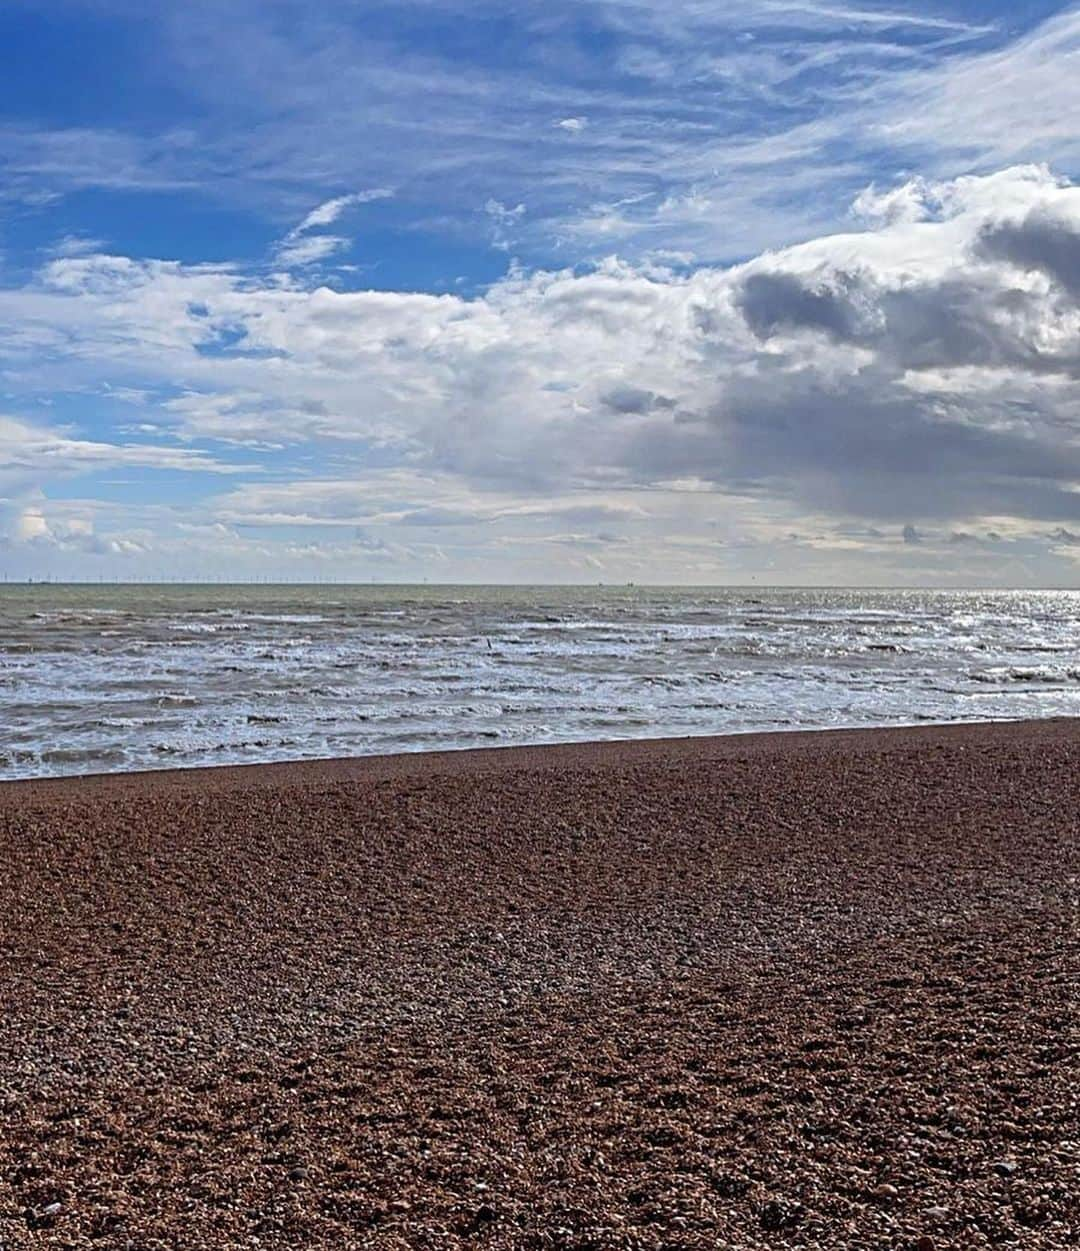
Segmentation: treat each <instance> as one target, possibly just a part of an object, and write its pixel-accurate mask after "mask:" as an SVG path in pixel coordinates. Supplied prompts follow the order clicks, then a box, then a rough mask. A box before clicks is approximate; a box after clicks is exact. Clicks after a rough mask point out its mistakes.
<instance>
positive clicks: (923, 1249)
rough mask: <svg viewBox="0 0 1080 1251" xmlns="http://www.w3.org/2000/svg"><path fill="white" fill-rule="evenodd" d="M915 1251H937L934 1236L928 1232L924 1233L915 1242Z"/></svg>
mask: <svg viewBox="0 0 1080 1251" xmlns="http://www.w3.org/2000/svg"><path fill="white" fill-rule="evenodd" d="M915 1251H935V1248H934V1240H933V1238H931V1237H930V1236H929V1235H928V1234H923V1236H922V1237H921V1238H920V1239H919V1241H918V1242H917V1243H916V1244H915Z"/></svg>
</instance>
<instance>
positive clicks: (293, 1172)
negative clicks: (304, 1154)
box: [289, 1164, 308, 1181]
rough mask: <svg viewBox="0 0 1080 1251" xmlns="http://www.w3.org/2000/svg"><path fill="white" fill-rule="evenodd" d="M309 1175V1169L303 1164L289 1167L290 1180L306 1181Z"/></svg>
mask: <svg viewBox="0 0 1080 1251" xmlns="http://www.w3.org/2000/svg"><path fill="white" fill-rule="evenodd" d="M307 1175H308V1171H307V1169H306V1168H305V1167H304V1166H303V1165H302V1164H300V1165H297V1167H296V1168H291V1169H289V1180H290V1181H305V1180H306V1179H307Z"/></svg>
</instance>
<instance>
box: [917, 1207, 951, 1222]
mask: <svg viewBox="0 0 1080 1251" xmlns="http://www.w3.org/2000/svg"><path fill="white" fill-rule="evenodd" d="M923 1215H924V1216H928V1217H929V1218H930V1219H931V1220H932V1221H943V1220H945V1218H946V1217H947V1216H948V1215H949V1209H948V1208H927V1209H926V1211H925V1212H924V1213H923Z"/></svg>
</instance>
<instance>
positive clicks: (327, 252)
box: [274, 235, 349, 269]
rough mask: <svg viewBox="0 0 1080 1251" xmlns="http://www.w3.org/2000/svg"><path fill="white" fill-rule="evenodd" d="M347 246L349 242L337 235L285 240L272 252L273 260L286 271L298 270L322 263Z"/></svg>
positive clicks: (309, 236)
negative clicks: (318, 262) (305, 266)
mask: <svg viewBox="0 0 1080 1251" xmlns="http://www.w3.org/2000/svg"><path fill="white" fill-rule="evenodd" d="M348 246H349V240H348V239H343V238H341V237H340V236H339V235H308V236H306V237H301V238H298V239H286V240H285V241H284V242H283V243H282V244H281V245H280V247H278V248H277V250H276V251H275V252H274V260H275V261H276V262H277V264H279V265H284V266H285V267H286V268H287V269H292V268H299V267H301V266H304V265H314V264H315V263H316V262H317V261H324V260H326V258H327V257H328V256H333V255H334V253H335V252H340V251H341V250H342V249H343V248H347V247H348Z"/></svg>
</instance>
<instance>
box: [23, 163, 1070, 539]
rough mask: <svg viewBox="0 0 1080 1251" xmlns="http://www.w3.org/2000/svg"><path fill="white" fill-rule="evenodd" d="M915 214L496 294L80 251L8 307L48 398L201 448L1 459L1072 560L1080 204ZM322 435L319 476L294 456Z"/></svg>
mask: <svg viewBox="0 0 1080 1251" xmlns="http://www.w3.org/2000/svg"><path fill="white" fill-rule="evenodd" d="M886 194H887V193H885V192H876V193H875V195H876V196H878V197H881V196H884V195H886ZM896 202H897V203H902V204H904V205H905V206H907V207H905V209H904V211H903V212H893V211H885V212H880V213H873V214H864V217H863V220H864V221H865V222H866V223H867V224H866V225H865V226H864V228H862V229H858V230H851V231H849V232H847V233H844V234H838V235H829V236H823V237H821V238H818V239H814V240H811V241H809V242H807V243H804V244H800V245H798V246H795V247H791V248H787V249H782V250H778V251H771V252H767V253H765V254H762V255H761V256H758V257H756V258H754V259H752V260H750V261H747V262H745V263H743V264H740V265H736V266H732V267H727V268H724V267H709V266H702V267H699V268H697V269H694V270H691V271H686V270H682V269H680V270H667V269H664V268H663V267H661V266H658V265H656V264H651V265H642V266H634V265H631V264H627V263H624V262H620V261H618V260H609V261H607V262H604V263H603V264H600V265H598V266H595V267H593V268H591V269H588V270H581V269H566V270H559V271H536V272H527V271H524V270H521V269H512V270H511V272H510V273H509V274H508V275H507V276H506V277H505V279H504V280H503V281H501V282H498V283H496V284H494V285H493V286H492V287H491V288H489V289H488V290H487V291H486V292H485V293H483V294H482V295H480V296H477V297H474V298H463V297H460V296H452V295H429V294H420V293H408V292H392V291H348V292H336V291H331V290H329V289H327V288H325V287H314V288H311V287H307V286H305V285H303V284H302V283H301V282H299V281H288V282H283V281H277V280H271V279H265V278H259V277H258V276H254V275H252V274H247V273H244V272H241V271H239V270H237V269H235V268H233V267H229V266H216V267H211V266H182V265H176V264H166V263H162V262H137V261H133V260H130V259H127V258H117V257H107V256H89V257H86V256H81V257H69V258H62V259H58V260H55V261H53V262H51V263H50V264H49V265H48V266H47V267H46V268H45V269H44V270H43V271H42V273H41V274H40V275H39V276H38V278H37V280H36V281H35V282H34V283H33V284H32V285H31V286H29V287H27V288H23V289H19V290H14V291H13V290H8V291H4V292H0V354H2V355H3V356H4V357H6V358H7V359H8V361H9V362H10V363H11V364H12V365H13V366H15V365H17V367H18V368H17V377H18V379H19V385H20V386H23V387H26V388H30V389H32V388H33V387H34V386H35V385H37V386H40V387H41V388H42V389H45V388H55V387H56V386H57V380H58V379H60V380H61V384H62V385H63V386H65V387H67V388H69V389H79V388H82V389H87V388H92V389H93V390H94V391H95V393H100V391H101V389H102V383H103V382H105V381H108V382H110V383H111V384H112V385H114V386H116V387H122V388H128V389H136V390H140V391H142V392H143V393H145V394H147V395H157V396H161V395H162V393H163V392H165V393H167V394H166V395H165V397H164V398H162V399H160V400H158V401H156V402H150V403H149V404H147V403H144V404H143V405H142V406H141V411H143V412H144V413H145V415H146V416H147V418H148V419H151V420H152V423H153V424H155V425H156V426H158V427H159V428H161V429H163V430H166V431H168V430H171V431H173V432H174V433H175V434H176V436H177V438H178V440H181V442H179V443H178V445H177V447H176V448H175V449H173V448H170V447H168V446H164V447H162V446H156V447H154V448H147V447H143V446H127V445H125V446H124V447H114V446H111V445H105V444H104V443H79V441H78V440H71V439H69V438H68V437H67V436H64V437H63V438H61V439H60V442H59V443H50V442H49V439H48V438H46V437H45V436H44V435H42V434H41V432H40V431H38V432H37V433H34V434H30V433H26V432H21V431H17V432H16V433H15V434H14V435H12V436H11V437H10V438H8V439H7V442H6V443H5V442H4V439H3V430H2V428H0V449H2V450H5V451H6V454H7V458H8V459H9V460H15V459H16V458H17V455H18V456H21V457H22V458H23V461H26V462H27V463H28V464H29V463H30V462H32V468H31V472H35V471H37V472H40V471H41V469H42V467H44V466H45V465H46V463H47V462H48V463H53V464H55V465H57V466H67V468H68V469H78V467H79V466H80V465H82V466H85V465H87V464H90V463H109V464H118V463H132V464H135V463H137V464H144V465H149V464H155V465H171V466H175V467H186V468H200V467H201V468H218V469H220V468H221V467H222V466H223V465H225V467H232V468H238V469H243V470H244V471H245V472H251V471H252V470H253V468H255V467H257V468H260V469H265V468H267V467H268V466H270V465H274V466H275V469H276V477H277V478H278V479H280V478H282V477H283V476H285V477H290V478H291V479H292V480H291V481H289V482H284V483H283V482H280V481H278V482H276V483H272V484H270V483H268V484H267V485H265V486H261V485H258V484H255V485H251V484H247V483H246V484H245V485H244V486H243V487H242V488H240V489H239V490H238V491H236V492H233V493H231V494H230V495H229V496H228V497H225V498H224V499H223V500H222V501H221V502H220V505H219V507H218V512H219V515H218V517H217V519H218V520H220V521H222V522H225V523H227V524H245V525H262V526H273V525H298V526H305V525H306V526H319V525H323V526H325V525H339V526H353V527H355V526H357V525H362V526H371V525H382V524H386V525H408V526H411V527H413V528H414V529H421V528H423V526H425V525H431V526H438V525H444V526H450V525H459V526H460V525H468V524H471V522H470V521H469V518H479V519H484V520H486V521H489V522H492V523H496V524H497V525H498V526H501V527H505V526H510V525H513V524H517V522H516V521H514V520H513V517H514V516H517V517H518V519H519V520H520V518H521V517H522V516H524V514H523V513H521V512H520V509H521V508H522V507H525V506H531V505H533V504H535V503H537V501H539V500H540V499H541V498H542V497H543V496H545V495H547V496H555V497H556V498H561V499H562V500H563V504H562V506H563V507H566V508H569V507H571V506H572V505H573V504H574V500H573V499H572V498H563V497H566V496H567V494H568V493H570V494H571V495H573V494H574V493H578V494H580V495H581V496H582V498H581V499H580V500H579V501H578V502H579V503H581V504H582V506H584V507H614V506H615V505H614V503H613V496H614V495H616V494H617V493H621V494H622V496H623V498H624V499H629V498H630V497H631V496H633V498H634V499H635V500H636V501H639V502H640V501H645V502H646V504H647V501H648V500H650V499H651V498H652V497H653V495H654V494H655V493H663V492H669V493H671V492H674V493H678V492H683V493H684V496H683V497H684V498H685V499H689V498H690V495H691V494H693V493H694V492H692V491H690V489H689V488H690V487H693V488H694V489H695V491H696V492H698V493H701V492H704V493H706V494H708V493H711V494H712V495H713V496H714V497H715V498H717V499H718V500H726V501H728V502H729V503H731V502H732V501H735V502H737V505H738V508H737V510H736V504H735V503H731V508H732V510H736V511H740V512H741V514H742V515H743V517H744V518H747V517H751V516H752V515H753V510H755V509H758V510H762V509H763V510H766V511H769V512H770V515H772V516H775V517H776V518H777V526H779V525H780V519H781V518H782V519H783V523H784V529H783V533H788V532H790V531H792V530H797V531H799V532H803V530H804V527H803V526H801V525H799V524H797V522H798V518H800V517H806V516H813V517H814V518H817V519H818V521H817V522H816V524H817V525H818V527H819V529H820V525H821V524H822V521H821V519H825V521H826V522H828V523H830V524H833V525H849V526H850V525H854V526H856V527H860V526H861V527H862V530H861V531H860V532H861V533H862V534H863V535H864V536H865V535H867V534H869V533H870V532H871V530H872V529H874V528H880V531H881V532H882V533H886V534H888V535H891V536H893V537H892V539H891V540H890V541H891V542H893V543H894V544H895V545H896V546H897V547H898V548H902V546H903V543H902V530H903V527H904V526H910V527H911V528H912V529H911V532H912V533H915V534H918V535H922V534H929V533H932V532H934V531H935V527H938V528H940V529H941V532H942V533H945V534H948V533H951V532H953V531H955V532H957V533H967V532H971V533H984V532H986V531H987V530H988V529H990V528H994V529H1001V528H1002V525H1003V521H1002V519H1005V520H1007V521H1008V522H1009V524H1010V525H1016V526H1021V527H1024V526H1026V527H1027V528H1028V531H1029V532H1030V533H1031V534H1033V535H1038V536H1041V537H1040V539H1039V541H1040V542H1041V543H1042V544H1043V546H1044V547H1045V546H1046V544H1047V542H1048V540H1047V539H1046V534H1047V531H1048V528H1050V529H1052V528H1053V527H1059V528H1061V529H1062V530H1067V531H1069V532H1072V531H1073V530H1075V528H1076V525H1077V523H1078V522H1080V352H1078V348H1077V344H1078V343H1080V300H1078V292H1077V285H1076V273H1077V269H1076V255H1077V252H1076V239H1077V238H1078V237H1080V188H1077V187H1074V186H1073V185H1072V184H1071V183H1069V182H1068V181H1067V180H1065V179H1063V178H1060V177H1056V176H1054V175H1053V174H1051V173H1050V172H1049V171H1048V170H1046V169H1045V168H1042V167H1038V166H1021V167H1016V168H1014V169H1010V170H1005V171H1000V172H998V173H996V174H994V175H988V176H985V177H966V178H962V179H957V180H952V181H947V182H939V183H931V182H925V181H919V180H916V181H913V182H912V183H910V184H905V185H904V186H903V187H901V188H899V189H898V190H897V193H896ZM498 209H499V212H498V213H495V214H493V216H494V217H495V218H496V219H497V220H498V219H501V216H505V215H507V214H508V215H509V216H510V217H511V218H513V219H515V220H516V219H517V218H518V217H520V216H521V214H520V213H519V211H518V210H517V209H513V210H507V209H506V208H505V207H504V206H502V205H499V206H498ZM329 212H330V210H327V213H329ZM325 215H326V214H324V216H325ZM312 237H316V236H312ZM13 376H15V375H13ZM181 379H182V380H183V388H182V391H181V393H180V394H179V395H178V394H176V391H177V383H178V380H181ZM148 407H149V408H150V410H151V411H150V412H146V409H147V408H148ZM50 437H51V436H50ZM57 437H59V436H57ZM43 439H44V440H45V442H44V443H43V442H42V440H43ZM162 442H163V439H162V437H160V436H159V437H157V438H156V443H157V444H161V443H162ZM200 442H205V443H213V444H214V445H215V446H216V447H218V448H219V449H220V450H219V451H218V452H216V453H215V455H214V456H213V457H211V456H210V454H209V453H208V452H206V451H204V450H198V449H197V448H196V447H195V446H194V444H197V443H200ZM297 445H307V447H308V448H309V449H310V450H309V451H308V452H305V456H306V457H307V458H308V459H307V460H306V461H305V462H304V463H305V465H306V470H305V473H304V474H300V473H299V471H298V469H297V464H298V461H297V460H296V458H295V456H294V457H293V458H292V459H291V460H290V461H287V462H286V461H281V462H275V461H274V459H273V458H274V457H275V456H277V455H278V454H279V453H280V449H282V448H286V447H292V448H295V447H296V446H297ZM27 449H29V451H28V450H27ZM50 449H53V450H50ZM260 449H261V452H260V455H259V456H258V458H257V460H256V461H255V462H254V463H253V462H252V461H250V460H248V461H243V462H242V461H236V462H234V461H233V459H232V458H233V456H234V454H235V455H239V452H240V451H245V452H250V453H255V452H256V451H259V450H260ZM27 457H29V461H27ZM35 467H36V468H35ZM388 474H391V475H393V474H396V475H399V477H398V478H397V480H396V482H397V486H396V490H395V491H391V490H389V489H388V485H387V484H388V482H389V481H390V480H389V479H388V478H387V475H388ZM376 487H377V491H376ZM372 492H376V494H379V493H381V494H379V498H368V497H369V496H371V494H372ZM687 507H689V506H687ZM515 508H517V509H518V510H519V511H518V512H517V513H516V514H515V513H514V509H515ZM646 511H649V510H648V508H647V507H646ZM991 519H992V521H991ZM621 520H622V522H624V523H625V524H634V523H633V522H632V520H631V519H630V518H627V517H624V518H622V519H621ZM534 522H535V524H536V525H539V524H540V519H539V517H534ZM547 522H551V523H552V524H556V523H558V524H559V526H560V528H559V529H558V530H557V533H561V534H566V533H568V532H569V533H574V534H580V533H594V531H592V530H591V529H590V527H591V526H592V525H594V524H599V525H600V526H601V527H602V530H598V531H595V532H596V533H600V532H603V533H608V532H610V533H618V532H619V530H618V523H613V524H612V525H611V526H609V525H608V524H607V523H606V522H605V521H604V519H603V518H602V517H599V516H596V517H593V518H592V519H590V520H585V519H584V518H580V519H578V520H574V519H572V518H570V517H566V518H564V519H563V520H562V521H561V522H559V519H558V518H557V517H556V516H555V515H554V514H552V515H551V516H549V517H548V518H546V520H545V522H544V524H547ZM745 524H746V525H747V526H750V525H751V522H750V521H746V522H745ZM579 527H580V528H579ZM777 532H780V531H779V530H777ZM853 533H854V531H849V532H848V534H847V537H845V538H844V542H845V543H853V542H857V541H858V540H855V539H852V538H851V535H852V534H853ZM864 541H869V540H865V539H864ZM873 541H874V542H878V541H879V540H873ZM880 541H884V540H880ZM909 546H910V544H909ZM922 546H924V547H925V546H926V544H923V545H922ZM945 546H946V547H948V546H949V545H948V544H947V543H946V544H945ZM1059 546H1060V543H1059ZM952 550H953V551H954V553H955V551H956V545H953V546H952Z"/></svg>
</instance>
